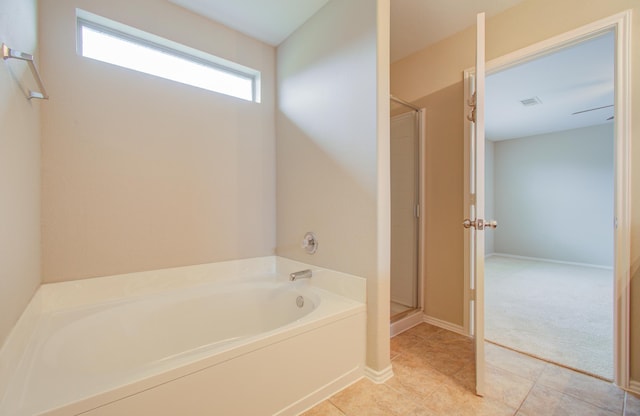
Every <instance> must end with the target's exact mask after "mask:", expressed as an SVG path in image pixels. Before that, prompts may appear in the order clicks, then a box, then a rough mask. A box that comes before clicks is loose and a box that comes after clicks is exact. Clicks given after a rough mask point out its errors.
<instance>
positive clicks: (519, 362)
mask: <svg viewBox="0 0 640 416" xmlns="http://www.w3.org/2000/svg"><path fill="white" fill-rule="evenodd" d="M485 358H486V362H487V365H492V366H494V367H497V368H501V369H503V370H506V371H509V372H511V373H513V374H517V375H519V376H521V377H524V378H526V379H529V380H532V381H536V380H537V379H538V377H539V376H540V374H542V372H543V371H544V369H545V368H546V363H545V362H544V361H540V360H537V359H535V358H533V357H529V356H528V355H525V354H520V353H518V352H515V351H512V350H509V349H507V348H503V347H500V346H497V345H495V344H491V343H488V342H486V343H485Z"/></svg>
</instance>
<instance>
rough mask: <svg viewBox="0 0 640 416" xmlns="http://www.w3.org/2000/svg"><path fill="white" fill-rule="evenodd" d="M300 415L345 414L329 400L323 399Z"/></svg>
mask: <svg viewBox="0 0 640 416" xmlns="http://www.w3.org/2000/svg"><path fill="white" fill-rule="evenodd" d="M301 416H345V415H344V413H342V412H341V411H340V409H338V408H337V407H335V406H334V405H333V404H332V403H331V402H330V401H328V400H325V401H323V402H322V403H320V404H318V405H316V406H315V407H313V408H312V409H310V410H308V411H306V412H305V413H303V414H302V415H301Z"/></svg>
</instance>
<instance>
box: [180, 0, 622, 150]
mask: <svg viewBox="0 0 640 416" xmlns="http://www.w3.org/2000/svg"><path fill="white" fill-rule="evenodd" d="M169 1H170V2H172V3H174V4H177V5H179V6H182V7H184V8H186V9H189V10H191V11H193V12H195V13H198V14H200V15H203V16H205V17H208V18H210V19H212V20H215V21H217V22H220V23H222V24H224V25H226V26H229V27H231V28H233V29H235V30H237V31H239V32H242V33H245V34H247V35H249V36H251V37H253V38H256V39H259V40H261V41H263V42H265V43H268V44H270V45H273V46H277V45H279V44H280V43H282V42H283V41H284V40H285V39H286V38H287V37H288V36H289V35H290V34H291V33H293V32H294V31H295V30H296V29H297V28H298V27H300V26H301V25H302V24H303V23H304V22H305V21H307V20H308V19H309V18H310V17H311V16H313V15H314V14H315V13H316V12H317V11H318V10H320V9H321V8H322V7H323V6H324V5H325V4H326V3H327V2H328V1H329V0H233V1H230V0H169ZM521 1H523V0H455V1H451V0H391V62H395V61H397V60H399V59H402V58H404V57H407V56H409V55H411V54H412V53H414V52H416V51H419V50H421V49H423V48H425V47H427V46H428V45H430V44H433V43H436V42H438V41H440V40H443V39H445V38H447V37H449V36H451V35H453V34H455V33H457V32H459V31H461V30H464V29H466V28H467V27H470V26H473V25H474V24H475V16H476V13H478V12H481V11H484V12H486V14H487V16H488V17H491V16H493V15H495V14H498V13H500V12H502V11H503V10H506V9H508V8H510V7H513V6H515V5H516V4H518V3H520V2H521ZM612 36H613V35H609V36H608V37H606V38H599V39H594V40H591V41H588V42H583V43H582V44H580V45H577V46H575V47H572V48H568V49H564V50H562V51H560V52H558V53H554V54H552V55H548V56H545V57H542V58H539V59H536V60H535V61H532V62H529V63H526V64H523V65H520V66H517V67H514V68H510V69H508V70H506V71H503V72H500V73H497V74H493V75H491V76H489V77H488V78H487V100H486V104H487V113H486V114H487V119H486V133H487V137H488V138H489V139H491V140H504V139H506V138H515V137H524V136H529V135H534V134H542V133H545V132H550V131H558V130H568V129H571V128H578V127H585V126H588V125H595V124H601V123H604V122H606V121H607V119H608V118H609V117H611V116H612V115H613V109H612V107H606V108H602V109H599V110H594V111H588V112H584V113H580V114H577V115H572V113H575V112H579V111H584V110H589V109H592V108H596V107H605V106H608V105H611V104H613V37H612ZM532 97H538V98H539V99H540V101H541V103H542V104H539V105H536V106H530V107H524V106H522V104H521V103H520V101H521V100H523V99H527V98H532ZM400 98H402V97H400Z"/></svg>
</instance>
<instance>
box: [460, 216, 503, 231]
mask: <svg viewBox="0 0 640 416" xmlns="http://www.w3.org/2000/svg"><path fill="white" fill-rule="evenodd" d="M462 226H463V227H464V228H475V229H476V230H484V229H485V228H493V229H495V228H498V221H496V220H491V221H485V220H483V219H481V218H478V219H475V220H470V219H469V218H467V219H465V220H464V221H463V222H462Z"/></svg>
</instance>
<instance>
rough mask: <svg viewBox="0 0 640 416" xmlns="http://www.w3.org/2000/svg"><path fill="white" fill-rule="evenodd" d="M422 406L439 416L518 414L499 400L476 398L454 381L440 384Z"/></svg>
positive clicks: (500, 415) (504, 415) (506, 415)
mask: <svg viewBox="0 0 640 416" xmlns="http://www.w3.org/2000/svg"><path fill="white" fill-rule="evenodd" d="M422 404H423V405H424V406H425V407H426V408H428V409H430V410H432V411H433V412H434V413H435V414H436V415H439V416H512V415H513V414H515V412H516V408H512V407H510V406H508V405H506V404H504V403H502V402H500V401H498V400H494V399H492V398H490V397H478V396H476V394H475V393H474V392H472V391H469V389H467V388H466V387H465V386H462V385H461V384H459V383H457V382H455V380H453V379H452V380H449V381H448V382H445V383H442V384H440V385H439V386H438V388H437V389H435V390H434V391H433V392H432V393H431V394H429V395H428V396H427V397H426V398H425V399H424V400H423V401H422Z"/></svg>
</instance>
